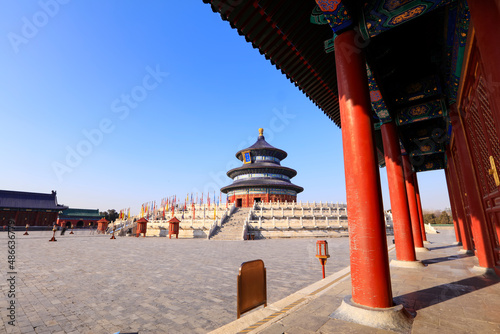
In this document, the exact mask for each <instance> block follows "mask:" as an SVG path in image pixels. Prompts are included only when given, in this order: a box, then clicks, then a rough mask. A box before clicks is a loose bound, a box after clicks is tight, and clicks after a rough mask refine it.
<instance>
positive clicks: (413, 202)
mask: <svg viewBox="0 0 500 334" xmlns="http://www.w3.org/2000/svg"><path fill="white" fill-rule="evenodd" d="M402 159H403V170H404V173H405V185H406V197H407V198H408V209H409V210H410V220H411V230H412V235H413V242H414V243H415V247H420V248H423V247H424V243H423V241H422V232H421V231H420V219H419V217H418V209H417V196H416V195H415V183H414V179H413V167H412V165H411V164H410V158H409V157H408V155H407V154H405V155H403V156H402Z"/></svg>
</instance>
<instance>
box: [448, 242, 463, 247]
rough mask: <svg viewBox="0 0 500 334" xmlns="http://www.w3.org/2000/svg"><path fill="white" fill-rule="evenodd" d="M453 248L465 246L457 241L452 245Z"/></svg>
mask: <svg viewBox="0 0 500 334" xmlns="http://www.w3.org/2000/svg"><path fill="white" fill-rule="evenodd" d="M451 245H452V246H463V245H462V242H461V241H455V242H454V243H452V244H451Z"/></svg>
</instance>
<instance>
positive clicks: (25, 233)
mask: <svg viewBox="0 0 500 334" xmlns="http://www.w3.org/2000/svg"><path fill="white" fill-rule="evenodd" d="M28 227H30V225H29V224H26V232H24V234H23V235H30V234H29V233H28Z"/></svg>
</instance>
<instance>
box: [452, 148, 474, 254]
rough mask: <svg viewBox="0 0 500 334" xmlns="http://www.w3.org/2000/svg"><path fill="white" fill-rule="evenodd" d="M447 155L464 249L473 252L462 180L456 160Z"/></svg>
mask: <svg viewBox="0 0 500 334" xmlns="http://www.w3.org/2000/svg"><path fill="white" fill-rule="evenodd" d="M446 155H447V157H448V167H449V168H450V177H451V179H450V184H451V187H452V192H453V198H454V201H455V207H456V209H457V219H458V226H459V227H460V232H461V239H462V247H463V249H464V250H466V251H471V252H473V251H474V246H473V244H472V235H471V232H470V228H469V224H468V222H467V215H466V213H465V204H464V202H463V201H464V198H463V197H462V193H463V191H462V190H461V185H460V180H459V179H458V174H457V171H456V169H455V168H456V167H455V159H453V155H452V154H451V153H450V151H449V150H448V151H447V152H446Z"/></svg>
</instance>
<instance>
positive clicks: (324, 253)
mask: <svg viewBox="0 0 500 334" xmlns="http://www.w3.org/2000/svg"><path fill="white" fill-rule="evenodd" d="M316 257H317V258H318V259H319V262H321V266H322V267H323V278H325V263H326V260H327V259H328V258H329V257H330V254H328V242H326V240H318V241H316Z"/></svg>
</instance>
